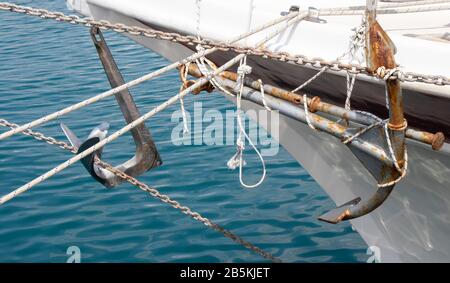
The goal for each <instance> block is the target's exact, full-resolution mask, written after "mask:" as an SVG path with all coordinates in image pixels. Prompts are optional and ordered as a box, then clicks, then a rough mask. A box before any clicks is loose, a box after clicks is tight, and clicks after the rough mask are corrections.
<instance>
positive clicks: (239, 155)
mask: <svg viewBox="0 0 450 283" xmlns="http://www.w3.org/2000/svg"><path fill="white" fill-rule="evenodd" d="M250 73H251V67H250V66H248V65H247V56H244V58H243V59H242V60H241V62H240V64H239V68H238V79H237V84H236V93H237V95H236V120H237V123H238V126H239V134H238V138H237V140H236V153H235V154H234V155H233V156H232V157H231V158H230V160H228V162H227V166H228V168H229V169H236V167H237V166H239V182H240V183H241V185H242V186H243V187H244V188H246V189H253V188H256V187H258V186H259V185H261V184H262V182H263V181H264V179H265V177H266V163H265V162H264V158H263V157H262V155H261V153H260V152H259V150H258V148H257V147H256V146H255V144H254V143H253V141H252V140H251V139H250V137H249V136H248V135H247V133H246V131H245V128H244V126H243V124H242V117H241V98H242V92H243V90H244V78H245V75H248V74H250ZM244 138H245V139H247V141H248V143H249V144H250V146H251V147H252V148H253V150H254V151H255V153H256V154H257V155H258V157H259V159H260V161H261V165H262V169H263V173H262V176H261V178H260V179H259V181H258V182H256V183H255V184H252V185H248V184H246V183H245V182H244V180H243V167H244V166H245V164H246V162H245V160H244V150H245V139H244Z"/></svg>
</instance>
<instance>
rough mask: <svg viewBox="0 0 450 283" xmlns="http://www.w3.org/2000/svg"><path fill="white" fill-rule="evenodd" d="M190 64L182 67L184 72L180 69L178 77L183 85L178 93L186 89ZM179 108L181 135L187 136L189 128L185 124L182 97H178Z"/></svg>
mask: <svg viewBox="0 0 450 283" xmlns="http://www.w3.org/2000/svg"><path fill="white" fill-rule="evenodd" d="M190 64H191V63H190V62H189V63H187V64H186V65H183V66H184V70H183V69H180V76H182V77H181V80H182V81H183V83H182V84H181V86H180V92H182V91H183V90H185V89H186V88H188V87H189V86H188V83H187V80H186V78H187V76H188V72H189V65H190ZM180 108H181V115H182V117H183V134H184V135H185V134H188V133H189V127H188V122H187V116H186V109H184V99H183V97H180Z"/></svg>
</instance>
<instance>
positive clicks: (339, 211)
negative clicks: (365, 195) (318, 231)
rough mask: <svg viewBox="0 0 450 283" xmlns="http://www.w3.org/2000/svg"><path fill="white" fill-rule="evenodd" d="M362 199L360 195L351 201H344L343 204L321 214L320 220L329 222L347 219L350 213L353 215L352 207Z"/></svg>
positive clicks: (334, 222)
mask: <svg viewBox="0 0 450 283" xmlns="http://www.w3.org/2000/svg"><path fill="white" fill-rule="evenodd" d="M360 201H361V198H360V197H357V198H355V199H354V200H351V201H349V202H346V203H344V204H343V205H341V206H338V207H336V208H335V209H333V210H330V211H328V212H327V213H325V214H323V215H321V216H319V220H322V221H325V222H328V223H333V224H336V223H339V222H341V221H342V220H346V219H347V218H346V217H348V216H349V215H351V208H352V207H353V206H355V205H357V204H358V203H359V202H360Z"/></svg>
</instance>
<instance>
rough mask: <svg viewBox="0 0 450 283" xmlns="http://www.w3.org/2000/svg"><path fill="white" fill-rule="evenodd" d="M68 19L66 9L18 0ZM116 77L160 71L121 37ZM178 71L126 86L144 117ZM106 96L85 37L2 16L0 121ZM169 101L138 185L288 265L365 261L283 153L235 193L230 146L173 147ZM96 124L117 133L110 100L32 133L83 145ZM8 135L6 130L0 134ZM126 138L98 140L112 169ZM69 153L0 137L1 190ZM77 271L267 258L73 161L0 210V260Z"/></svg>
mask: <svg viewBox="0 0 450 283" xmlns="http://www.w3.org/2000/svg"><path fill="white" fill-rule="evenodd" d="M14 3H16V4H22V5H28V6H34V7H42V8H46V9H51V10H57V11H63V12H66V13H68V12H69V11H68V10H67V8H66V5H65V1H63V0H57V1H14ZM104 35H105V37H106V39H107V42H108V43H109V46H110V48H111V50H112V53H113V55H114V56H115V59H116V61H117V63H118V65H119V67H120V69H121V71H122V72H123V75H124V77H125V80H126V81H129V80H132V79H134V78H137V77H139V76H141V75H143V74H145V73H148V72H151V71H153V70H157V69H158V68H161V67H163V66H165V65H167V64H168V63H169V62H168V61H167V60H165V59H164V58H162V57H161V56H159V55H157V54H155V53H153V52H152V51H149V50H147V49H145V48H143V47H141V46H139V45H137V44H135V43H134V42H132V41H131V40H129V39H127V38H126V37H124V36H122V35H119V34H116V33H114V32H109V31H108V32H105V33H104ZM179 85H180V83H179V79H178V73H177V72H175V71H174V72H170V73H168V74H166V75H164V76H162V77H160V78H157V79H155V80H152V81H150V82H146V83H144V84H142V85H140V86H138V87H134V88H132V89H131V92H132V94H133V96H134V99H135V101H136V103H137V105H138V107H139V108H140V110H141V113H145V112H147V111H150V110H151V109H152V108H153V107H155V106H156V105H158V104H160V103H162V102H163V101H164V100H166V99H168V98H169V97H170V96H172V95H174V94H176V93H177V91H178V90H179ZM109 88H110V86H109V83H108V81H107V78H106V76H105V74H104V72H103V69H102V66H101V63H100V61H99V60H98V58H97V54H96V51H95V48H94V46H93V44H92V42H91V41H90V36H89V30H88V28H86V27H80V26H74V25H69V24H66V23H57V22H55V21H50V20H46V21H44V20H41V19H39V18H35V17H30V16H25V15H19V14H13V13H10V12H0V118H3V119H7V120H10V121H12V122H15V123H18V124H23V123H26V122H29V121H31V120H34V119H36V118H39V117H41V116H43V115H45V114H48V113H51V112H54V111H56V110H59V109H61V108H63V107H66V106H68V105H71V104H73V103H76V102H79V101H81V100H84V99H86V98H89V97H91V96H93V95H95V94H98V93H100V92H102V91H105V90H108V89H109ZM194 100H195V101H199V100H201V101H202V102H203V107H204V108H206V109H217V110H219V111H221V112H222V113H225V111H226V110H232V109H234V105H233V104H231V103H230V102H229V101H228V100H226V99H225V98H224V97H223V96H221V95H219V94H217V93H213V94H211V95H204V94H202V95H201V96H200V97H193V96H188V97H187V98H186V99H185V104H186V109H187V110H188V111H191V110H192V108H193V103H194ZM178 109H179V104H176V105H173V106H171V107H170V108H168V109H167V110H166V111H164V112H162V113H160V114H158V115H156V116H155V117H153V118H151V119H150V120H149V121H147V126H149V128H150V129H151V132H152V134H153V136H154V139H155V142H156V144H157V146H158V149H159V152H160V154H161V156H162V159H163V162H164V164H163V166H161V167H158V168H156V169H154V170H152V171H150V172H147V173H146V174H144V175H143V176H141V177H139V179H140V180H142V181H143V182H145V183H147V184H149V185H152V186H154V187H156V188H158V189H159V190H160V191H161V192H162V193H165V194H167V195H169V196H170V197H171V198H173V199H175V200H177V201H179V202H180V203H181V204H182V205H186V206H189V207H190V208H191V209H192V210H194V211H197V212H199V213H200V214H202V215H203V216H205V217H208V218H209V219H211V220H213V221H215V222H216V223H218V224H220V225H222V226H224V227H225V228H226V229H229V230H231V231H232V232H233V233H236V234H237V235H239V236H241V237H243V238H244V239H246V240H248V241H250V242H252V243H253V244H255V245H257V246H259V247H261V248H263V249H264V250H266V251H268V252H270V253H272V254H273V255H274V256H276V257H278V258H280V259H281V260H283V261H285V262H365V261H366V260H367V258H368V257H369V255H366V249H367V245H366V244H365V243H364V242H363V240H362V239H361V237H360V236H359V235H358V234H357V233H356V232H355V231H353V230H352V227H351V225H349V224H348V223H344V224H340V225H330V224H326V223H322V222H319V221H318V220H317V216H318V215H320V214H321V213H323V212H325V211H327V210H329V209H331V208H334V207H335V205H334V203H333V202H332V201H331V200H330V199H329V198H328V197H327V195H326V194H325V192H324V191H323V190H322V189H321V187H320V186H319V185H318V184H317V183H316V182H315V181H314V180H313V179H312V178H311V176H310V175H309V174H308V173H307V172H306V171H305V170H304V169H303V168H302V166H301V165H299V164H298V163H297V162H296V161H295V160H294V159H293V158H292V157H291V156H290V155H289V154H288V153H287V151H286V150H284V149H283V148H281V149H280V150H279V152H278V154H276V155H275V156H271V157H266V158H265V161H266V164H267V170H268V173H267V178H266V180H265V182H264V183H263V184H262V185H261V186H260V187H259V188H257V189H254V190H245V189H243V188H242V187H240V184H239V179H238V173H237V171H232V170H229V169H228V168H227V166H226V162H227V160H228V159H229V158H230V157H231V156H232V155H233V154H234V153H235V151H236V147H235V146H234V145H212V146H211V145H205V144H202V145H187V146H178V145H174V143H173V141H172V140H171V134H172V131H173V128H174V127H175V126H176V125H177V123H174V122H173V121H172V120H171V116H172V114H173V113H174V111H177V110H178ZM101 121H108V122H110V123H111V129H110V133H112V132H114V131H116V130H118V129H120V128H121V127H123V126H124V124H125V123H124V120H123V117H122V114H121V112H120V111H119V108H118V106H117V104H116V102H115V100H114V98H112V97H110V98H107V99H104V100H102V101H100V102H98V103H95V104H94V105H91V106H88V107H85V108H83V109H80V110H77V111H75V112H72V113H71V114H69V115H66V116H64V117H62V118H60V119H58V120H56V121H52V122H49V123H47V124H45V125H43V126H39V127H37V128H36V130H39V131H41V132H43V133H45V134H47V135H49V136H53V137H55V138H57V139H61V140H66V139H65V137H64V135H63V133H62V131H61V130H60V128H59V122H64V123H66V124H67V125H69V126H70V127H71V128H72V130H73V131H74V132H76V133H77V134H79V135H80V137H84V136H86V135H88V133H89V132H90V130H91V129H92V128H93V127H95V126H96V125H97V124H98V123H99V122H101ZM3 131H5V129H4V128H1V129H0V132H3ZM133 150H134V144H133V140H132V138H131V135H130V134H127V135H125V136H124V137H122V138H120V139H118V140H116V141H114V142H113V143H111V144H108V145H107V146H106V147H105V150H104V155H103V157H104V159H105V160H106V161H108V162H110V163H112V164H119V163H121V162H123V161H125V160H127V159H128V158H130V157H131V156H132V154H133ZM71 156H72V154H71V153H70V152H66V151H64V150H61V149H59V148H57V147H54V146H52V145H48V144H45V143H43V142H41V141H37V140H34V139H33V138H30V137H28V136H24V135H16V136H13V137H11V138H9V139H6V140H2V141H0V180H1V186H0V193H1V194H2V195H3V194H6V193H8V192H10V191H11V190H13V189H15V188H18V187H19V186H21V185H23V184H25V183H26V182H28V181H30V180H32V179H34V178H36V177H38V176H39V175H41V174H43V173H45V172H46V171H48V170H50V169H51V168H53V167H54V166H56V165H58V164H60V163H62V162H64V161H65V160H67V159H68V158H70V157H71ZM245 158H246V160H247V163H248V165H247V166H245V178H246V180H247V181H248V182H252V181H256V180H257V179H258V178H259V176H260V174H261V165H260V164H259V162H258V159H257V157H256V155H255V154H254V153H253V152H251V151H250V150H248V149H247V150H246V157H245ZM72 246H75V247H77V248H78V249H79V250H80V252H81V261H82V262H264V261H265V259H264V258H261V257H260V256H259V255H257V254H254V253H252V252H250V251H249V250H247V249H246V248H244V247H242V246H240V245H238V244H236V243H234V242H233V241H231V240H230V239H228V238H225V237H224V236H223V235H221V234H220V233H218V232H216V231H213V230H211V229H208V228H207V227H206V226H205V225H203V224H201V223H199V222H197V221H195V220H193V219H191V218H189V217H187V216H186V215H184V214H182V213H181V212H180V211H178V210H175V209H174V208H172V207H170V206H168V205H167V204H164V203H162V202H160V201H159V200H157V199H155V198H153V197H152V196H150V195H149V194H147V193H145V192H143V191H141V190H139V189H137V188H136V187H134V186H132V185H130V184H128V183H125V184H122V185H121V186H119V187H117V188H115V189H106V188H104V187H102V186H101V185H100V184H99V183H97V182H96V181H95V180H93V179H92V178H91V177H90V176H89V174H88V173H87V172H86V171H85V169H84V168H83V167H82V165H81V164H80V163H76V164H74V165H73V166H71V167H69V168H68V169H66V170H64V171H62V172H61V173H59V174H57V175H55V176H54V177H52V178H50V179H49V180H47V181H45V182H43V183H41V184H39V185H37V186H36V187H33V188H32V189H31V190H29V191H28V192H26V193H24V194H23V195H21V196H19V197H17V198H15V199H13V200H12V201H10V202H8V203H6V204H4V205H1V206H0V262H66V261H67V260H68V258H69V255H68V254H67V251H68V248H69V247H72Z"/></svg>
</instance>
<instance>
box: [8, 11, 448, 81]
mask: <svg viewBox="0 0 450 283" xmlns="http://www.w3.org/2000/svg"><path fill="white" fill-rule="evenodd" d="M0 10H4V11H11V12H15V13H21V14H26V15H31V16H36V17H39V18H42V19H51V20H55V21H58V22H67V23H71V24H78V25H84V26H88V27H91V26H97V27H98V28H100V29H102V30H113V31H115V32H118V33H127V34H130V35H134V36H144V37H149V38H153V39H161V40H168V41H172V42H177V43H181V44H187V45H198V44H200V45H202V46H203V47H204V48H205V49H210V48H217V49H218V50H220V51H233V52H236V53H239V54H248V55H254V56H259V57H263V58H267V59H272V60H278V61H282V62H288V63H291V64H295V65H300V66H305V65H308V66H312V67H314V68H317V69H322V68H323V67H328V68H329V69H330V70H331V71H346V72H348V73H349V74H354V75H356V74H365V75H367V76H372V77H377V78H379V77H380V76H379V75H378V74H377V73H371V72H369V71H368V70H367V68H366V67H365V66H361V65H355V64H344V63H341V62H338V61H336V60H335V61H327V60H324V59H322V58H317V57H315V58H310V57H307V56H304V55H292V54H290V53H287V52H272V51H270V50H267V49H260V48H253V47H241V46H237V45H234V44H229V43H225V42H217V41H213V40H208V39H199V38H197V36H193V35H181V34H178V33H169V32H162V31H158V30H154V29H149V28H141V27H136V26H127V25H124V24H121V23H117V24H112V23H110V22H108V21H105V20H101V21H97V20H94V19H92V18H80V17H78V16H77V15H66V14H64V13H61V12H51V11H48V10H45V9H36V8H31V7H26V6H20V5H16V4H12V3H7V2H0ZM387 71H388V70H387ZM389 79H398V80H400V81H403V82H421V83H427V84H435V85H440V86H448V85H450V78H448V77H445V76H442V75H424V74H418V73H414V72H397V73H393V74H392V76H391V77H390V78H389Z"/></svg>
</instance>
